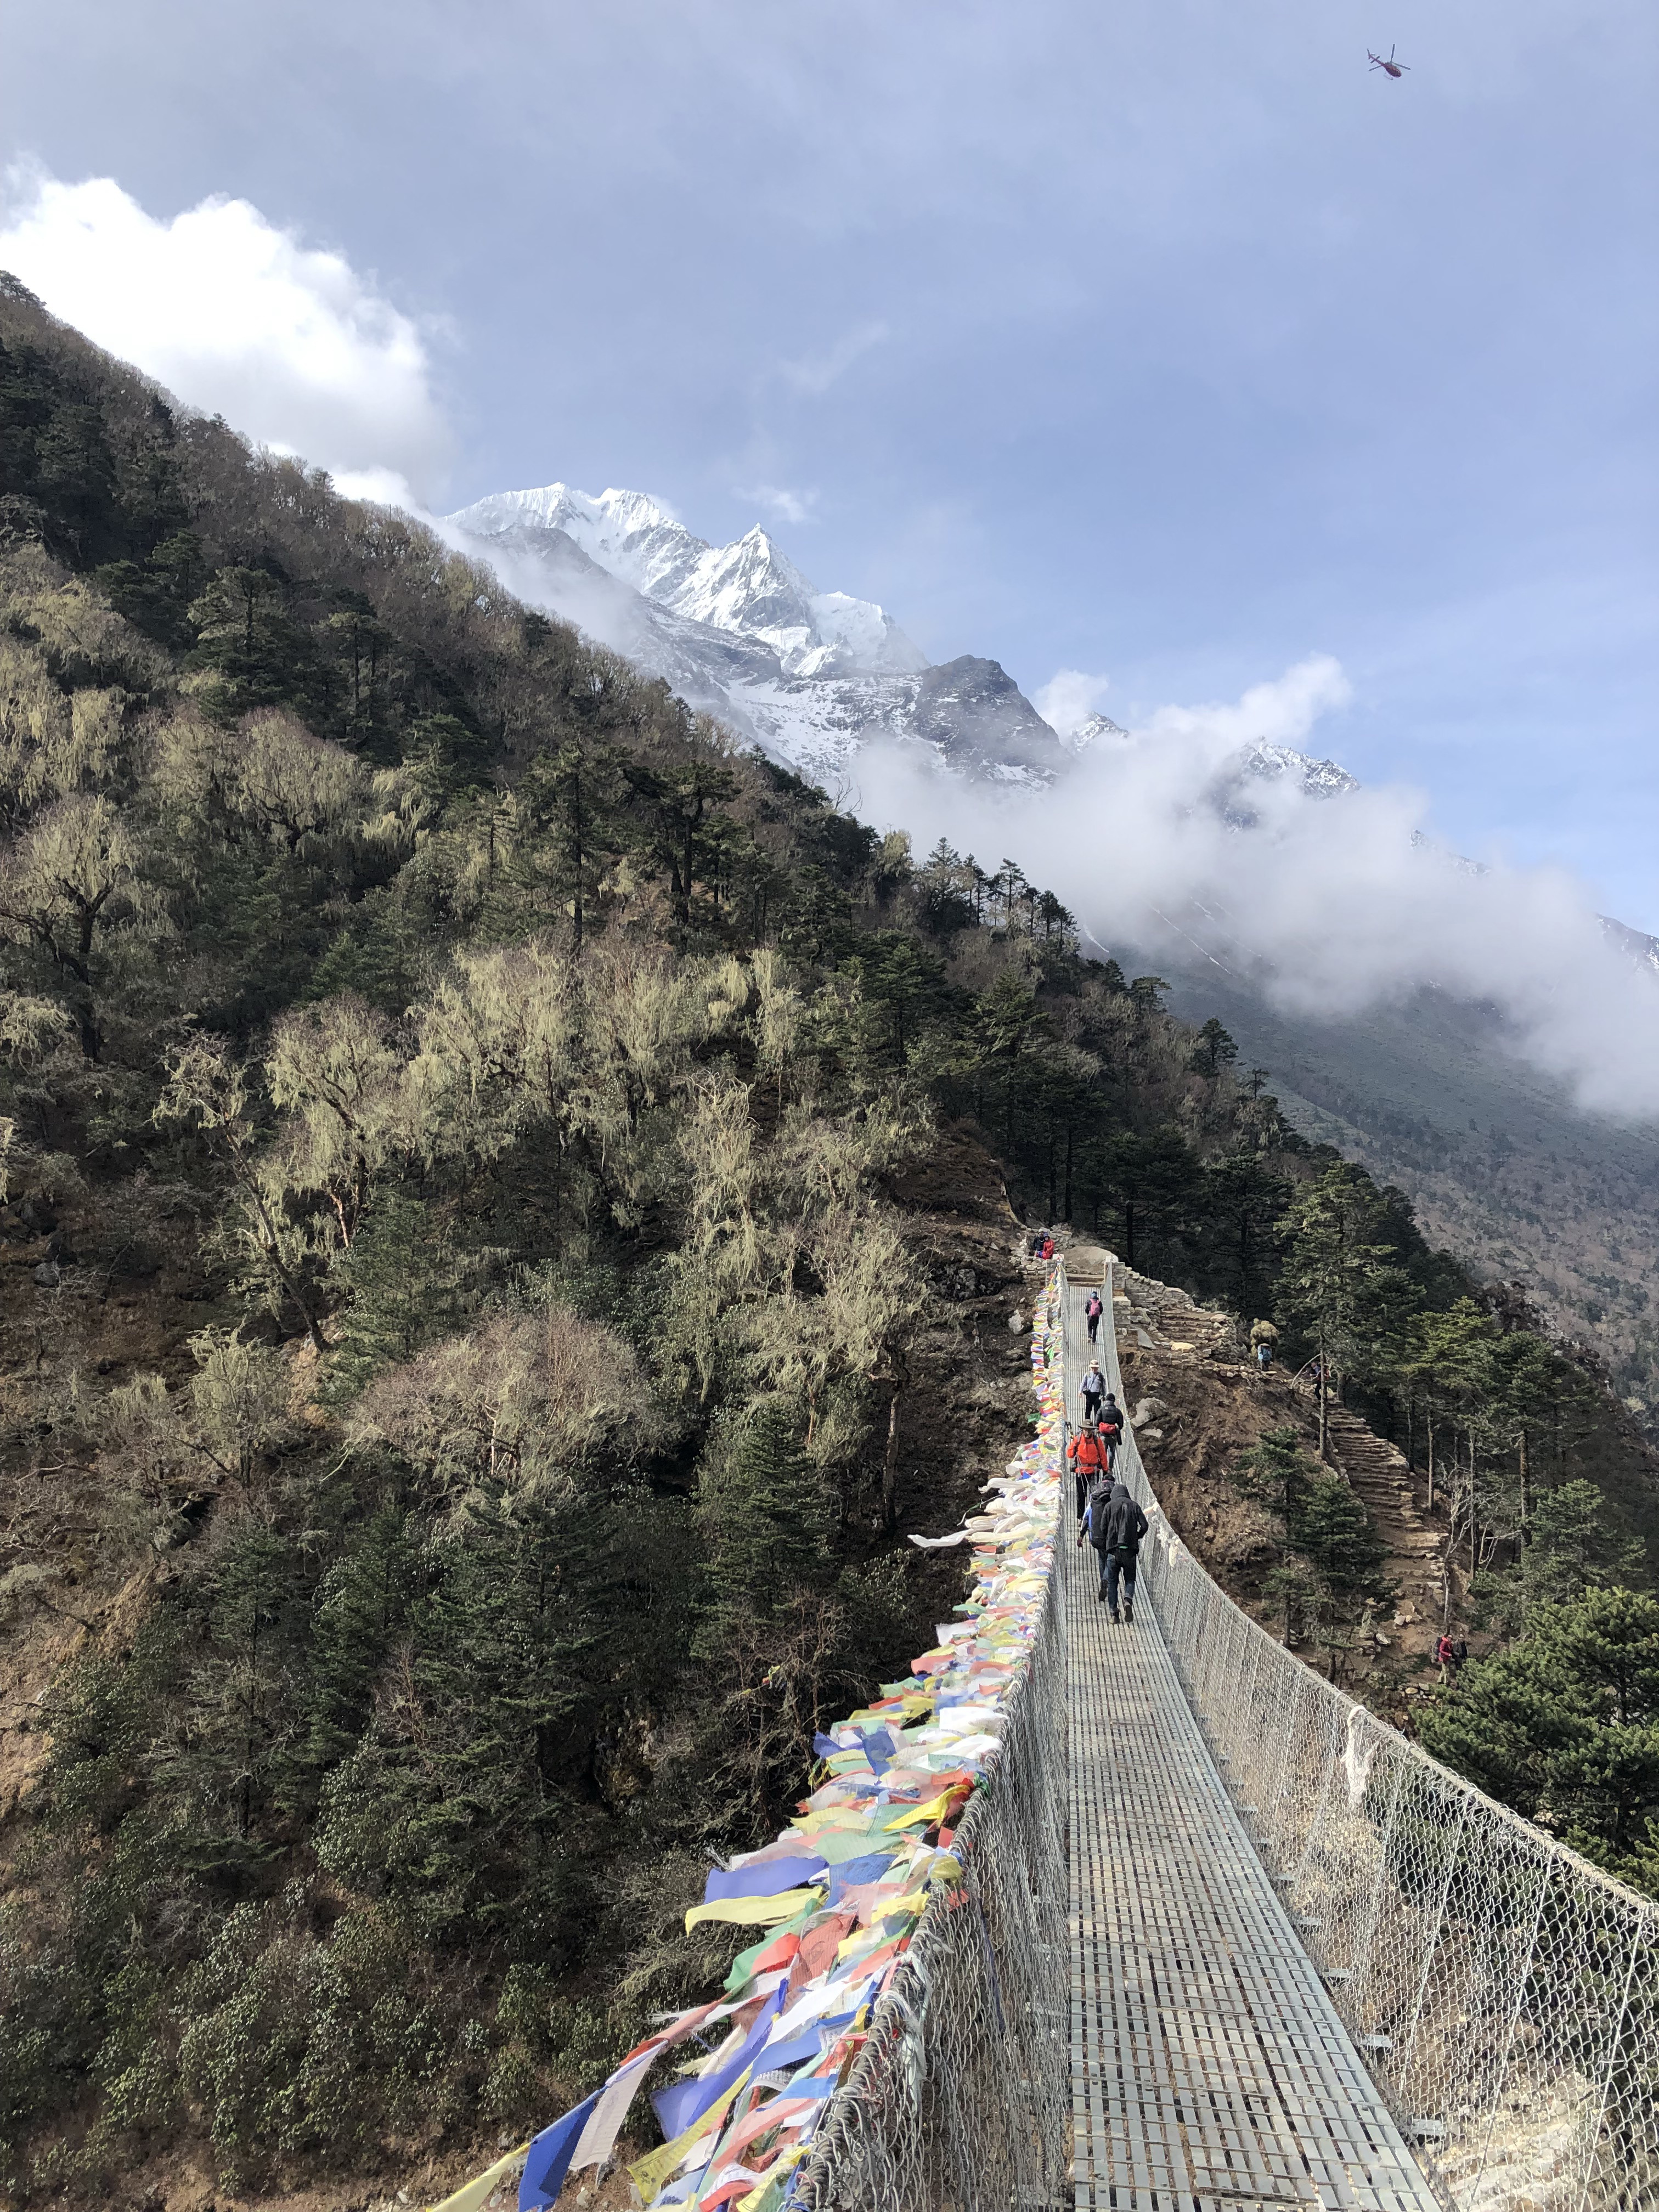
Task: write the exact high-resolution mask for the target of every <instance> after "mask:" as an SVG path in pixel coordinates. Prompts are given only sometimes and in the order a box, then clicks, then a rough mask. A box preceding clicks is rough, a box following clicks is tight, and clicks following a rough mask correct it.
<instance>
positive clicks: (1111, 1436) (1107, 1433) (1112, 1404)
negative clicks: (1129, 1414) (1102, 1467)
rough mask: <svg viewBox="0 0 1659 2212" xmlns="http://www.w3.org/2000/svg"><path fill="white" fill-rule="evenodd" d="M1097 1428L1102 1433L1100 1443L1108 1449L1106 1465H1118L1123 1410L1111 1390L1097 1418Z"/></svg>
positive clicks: (1121, 1438)
mask: <svg viewBox="0 0 1659 2212" xmlns="http://www.w3.org/2000/svg"><path fill="white" fill-rule="evenodd" d="M1095 1426H1096V1428H1097V1430H1098V1431H1100V1441H1101V1443H1103V1445H1104V1446H1105V1448H1106V1464H1107V1466H1108V1467H1109V1468H1110V1467H1115V1466H1116V1464H1117V1448H1118V1446H1119V1445H1120V1444H1121V1443H1122V1441H1123V1408H1122V1407H1121V1406H1120V1405H1119V1404H1118V1402H1117V1400H1116V1399H1115V1397H1114V1396H1113V1395H1112V1393H1111V1392H1110V1391H1108V1392H1107V1393H1106V1395H1105V1397H1104V1399H1103V1401H1101V1407H1100V1411H1099V1413H1097V1415H1096V1416H1095Z"/></svg>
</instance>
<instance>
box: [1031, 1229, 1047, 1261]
mask: <svg viewBox="0 0 1659 2212" xmlns="http://www.w3.org/2000/svg"><path fill="white" fill-rule="evenodd" d="M1047 1242H1048V1231H1047V1230H1046V1229H1034V1230H1033V1231H1031V1248H1030V1249H1031V1257H1032V1258H1033V1259H1034V1260H1040V1259H1041V1258H1042V1248H1043V1245H1044V1244H1045V1243H1047Z"/></svg>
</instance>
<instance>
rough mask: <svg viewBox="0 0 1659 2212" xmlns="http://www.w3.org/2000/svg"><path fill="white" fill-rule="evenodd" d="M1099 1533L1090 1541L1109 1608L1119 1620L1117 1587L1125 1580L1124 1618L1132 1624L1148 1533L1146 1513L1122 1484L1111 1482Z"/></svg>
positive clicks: (1109, 1611) (1108, 1610)
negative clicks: (1097, 1554) (1138, 1572)
mask: <svg viewBox="0 0 1659 2212" xmlns="http://www.w3.org/2000/svg"><path fill="white" fill-rule="evenodd" d="M1099 1519H1100V1534H1098V1535H1095V1534H1093V1533H1092V1532H1091V1534H1090V1538H1089V1541H1090V1542H1091V1544H1094V1545H1096V1546H1097V1547H1098V1548H1099V1552H1100V1564H1101V1588H1102V1589H1103V1591H1104V1592H1105V1595H1106V1610H1107V1612H1108V1613H1109V1614H1110V1615H1111V1617H1112V1619H1113V1620H1114V1621H1115V1620H1116V1619H1117V1586H1118V1580H1119V1577H1121V1578H1122V1582H1123V1618H1124V1620H1125V1621H1126V1622H1127V1624H1128V1625H1129V1626H1131V1627H1133V1625H1134V1617H1135V1566H1136V1564H1137V1561H1138V1559H1139V1553H1140V1540H1141V1538H1142V1537H1143V1536H1144V1535H1145V1534H1146V1515H1145V1514H1144V1513H1143V1512H1142V1511H1141V1510H1140V1508H1139V1506H1138V1505H1137V1504H1135V1502H1134V1500H1133V1498H1131V1497H1130V1495H1129V1493H1128V1492H1127V1489H1126V1488H1125V1487H1124V1486H1123V1485H1122V1483H1121V1482H1115V1483H1114V1484H1113V1485H1112V1494H1111V1496H1110V1497H1109V1498H1108V1499H1107V1501H1106V1507H1105V1510H1104V1511H1103V1513H1102V1514H1101V1515H1100V1516H1099Z"/></svg>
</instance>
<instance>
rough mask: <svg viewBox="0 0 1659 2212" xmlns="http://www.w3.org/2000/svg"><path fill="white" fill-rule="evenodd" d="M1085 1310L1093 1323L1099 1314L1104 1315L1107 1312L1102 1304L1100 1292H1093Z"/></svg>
mask: <svg viewBox="0 0 1659 2212" xmlns="http://www.w3.org/2000/svg"><path fill="white" fill-rule="evenodd" d="M1083 1310H1084V1312H1085V1313H1086V1314H1087V1315H1088V1316H1089V1318H1090V1320H1091V1321H1093V1320H1094V1318H1095V1316H1096V1315H1097V1314H1099V1313H1103V1311H1104V1310H1105V1309H1104V1308H1103V1306H1102V1304H1101V1303H1100V1292H1099V1291H1091V1292H1090V1294H1089V1303H1088V1304H1087V1305H1086V1306H1085V1307H1084V1309H1083Z"/></svg>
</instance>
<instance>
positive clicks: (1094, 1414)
mask: <svg viewBox="0 0 1659 2212" xmlns="http://www.w3.org/2000/svg"><path fill="white" fill-rule="evenodd" d="M1105 1395H1106V1377H1105V1376H1103V1374H1102V1373H1101V1371H1100V1362H1099V1361H1098V1360H1097V1359H1091V1361H1090V1362H1089V1371H1088V1373H1087V1374H1086V1375H1085V1376H1084V1378H1083V1419H1084V1420H1085V1424H1086V1425H1088V1426H1089V1427H1090V1428H1093V1426H1094V1425H1095V1423H1096V1421H1097V1419H1099V1418H1100V1401H1101V1400H1102V1399H1103V1397H1104V1396H1105Z"/></svg>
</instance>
